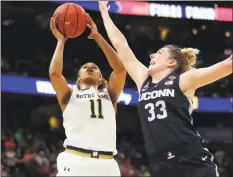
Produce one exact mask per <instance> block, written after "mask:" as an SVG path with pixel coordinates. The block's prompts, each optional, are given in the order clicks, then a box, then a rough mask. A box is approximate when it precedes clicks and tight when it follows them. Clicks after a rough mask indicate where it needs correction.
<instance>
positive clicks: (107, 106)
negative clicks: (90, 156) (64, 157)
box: [63, 87, 117, 154]
mask: <svg viewBox="0 0 233 177" xmlns="http://www.w3.org/2000/svg"><path fill="white" fill-rule="evenodd" d="M63 126H64V128H65V134H66V137H67V138H66V140H65V142H64V147H66V146H67V145H70V146H75V147H79V148H83V149H89V150H96V151H110V152H113V154H116V153H117V150H116V118H115V110H114V107H113V104H112V101H111V98H110V96H109V93H108V90H107V89H103V90H97V89H95V88H94V87H91V88H89V89H85V90H79V89H78V88H77V87H75V88H74V89H73V93H72V95H71V97H70V100H69V103H68V105H67V107H66V108H65V110H64V112H63Z"/></svg>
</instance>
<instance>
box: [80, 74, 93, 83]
mask: <svg viewBox="0 0 233 177" xmlns="http://www.w3.org/2000/svg"><path fill="white" fill-rule="evenodd" d="M82 82H83V83H84V84H96V83H97V79H96V78H95V77H93V76H91V75H87V76H85V77H84V78H83V79H82Z"/></svg>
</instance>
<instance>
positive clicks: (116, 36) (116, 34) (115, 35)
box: [101, 12, 128, 52]
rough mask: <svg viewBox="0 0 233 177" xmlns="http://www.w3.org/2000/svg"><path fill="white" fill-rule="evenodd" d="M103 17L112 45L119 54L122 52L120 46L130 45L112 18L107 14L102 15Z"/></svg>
mask: <svg viewBox="0 0 233 177" xmlns="http://www.w3.org/2000/svg"><path fill="white" fill-rule="evenodd" d="M101 15H102V18H103V22H104V26H105V29H106V31H107V34H108V37H109V39H110V41H111V42H112V45H113V46H114V48H115V49H116V50H117V52H120V51H119V50H120V47H119V46H122V45H128V42H127V40H126V38H125V36H124V35H123V34H122V33H121V32H120V30H119V29H118V28H117V27H116V25H115V24H114V23H113V21H112V19H111V17H110V16H109V14H108V13H107V12H105V13H101Z"/></svg>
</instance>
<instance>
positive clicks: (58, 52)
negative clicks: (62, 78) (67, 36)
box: [49, 41, 65, 75]
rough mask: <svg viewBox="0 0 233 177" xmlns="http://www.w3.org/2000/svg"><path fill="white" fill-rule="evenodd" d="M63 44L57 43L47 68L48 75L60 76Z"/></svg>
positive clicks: (61, 42)
mask: <svg viewBox="0 0 233 177" xmlns="http://www.w3.org/2000/svg"><path fill="white" fill-rule="evenodd" d="M64 46H65V42H63V41H58V42H57V46H56V49H55V52H54V54H53V58H52V60H51V62H50V66H49V74H54V73H56V74H61V75H62V70H63V53H64Z"/></svg>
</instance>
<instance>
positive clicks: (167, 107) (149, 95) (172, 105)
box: [138, 72, 203, 156]
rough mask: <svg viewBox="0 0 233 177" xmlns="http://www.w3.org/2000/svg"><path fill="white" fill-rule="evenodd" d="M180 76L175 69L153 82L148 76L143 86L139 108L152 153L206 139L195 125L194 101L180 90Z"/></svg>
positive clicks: (159, 152) (168, 150)
mask: <svg viewBox="0 0 233 177" xmlns="http://www.w3.org/2000/svg"><path fill="white" fill-rule="evenodd" d="M179 78H180V75H179V74H177V73H174V72H173V73H171V74H169V75H168V76H167V77H165V78H164V79H162V80H161V81H160V82H159V83H157V84H154V83H152V78H151V77H149V78H147V79H146V81H145V82H144V84H143V86H142V88H141V91H140V95H139V103H138V110H139V114H140V119H141V124H142V131H143V136H144V142H145V146H146V150H147V153H148V155H149V156H156V155H160V154H162V153H166V152H171V151H173V150H176V149H182V148H185V147H186V146H188V145H192V143H200V145H201V143H202V141H203V138H202V137H201V136H199V134H198V133H197V130H196V129H195V128H194V126H193V124H192V122H193V120H192V116H191V113H192V101H191V100H190V99H188V98H187V97H186V96H185V95H184V94H183V92H182V91H181V90H180V87H179Z"/></svg>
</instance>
